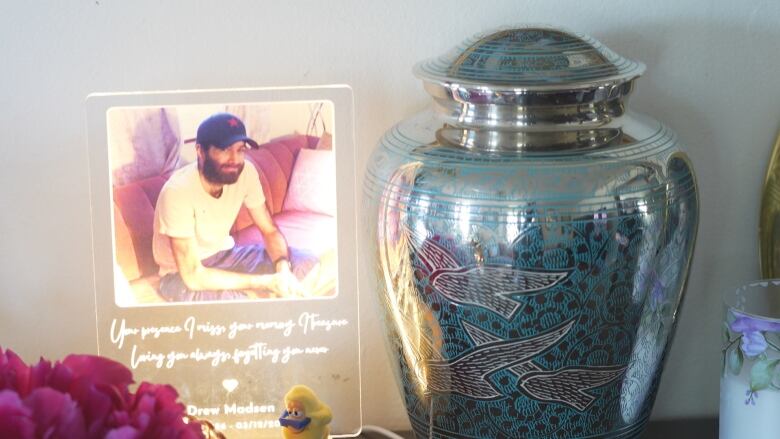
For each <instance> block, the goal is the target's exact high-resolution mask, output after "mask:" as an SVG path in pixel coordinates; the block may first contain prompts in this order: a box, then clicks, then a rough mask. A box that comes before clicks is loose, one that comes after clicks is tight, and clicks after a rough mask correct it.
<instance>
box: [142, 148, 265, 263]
mask: <svg viewBox="0 0 780 439" xmlns="http://www.w3.org/2000/svg"><path fill="white" fill-rule="evenodd" d="M263 203H265V196H264V195H263V189H262V187H261V186H260V178H259V177H258V175H257V170H256V169H255V167H254V166H253V165H252V164H251V163H249V162H248V161H245V162H244V170H243V171H242V172H241V175H240V176H239V177H238V181H236V182H235V183H234V184H226V185H225V186H223V188H222V195H220V197H219V198H214V197H213V196H211V195H210V194H209V193H208V192H206V190H205V189H204V188H203V185H202V184H201V181H200V175H199V173H198V164H197V162H193V163H191V164H189V165H187V166H185V167H183V168H181V169H179V170H177V171H176V172H174V173H173V175H171V178H169V179H168V181H167V182H166V183H165V185H164V186H163V188H162V190H161V191H160V197H159V198H158V199H157V206H156V207H155V209H154V236H153V238H152V246H153V247H152V249H153V252H154V260H155V262H157V264H158V265H159V266H160V276H163V275H165V274H167V273H171V272H175V271H178V269H177V268H176V261H175V260H174V258H173V251H172V250H171V241H170V239H169V237H171V238H192V237H194V238H195V241H196V243H197V249H198V258H199V259H201V260H203V259H205V258H207V257H209V256H211V255H213V254H215V253H217V252H219V251H222V250H228V249H230V248H232V247H233V246H234V245H235V241H233V237H232V236H230V228H231V227H232V226H233V223H234V222H235V221H236V217H237V216H238V211H239V209H241V205H242V204H243V205H246V207H247V208H250V209H251V208H254V207H257V206H260V205H262V204H263Z"/></svg>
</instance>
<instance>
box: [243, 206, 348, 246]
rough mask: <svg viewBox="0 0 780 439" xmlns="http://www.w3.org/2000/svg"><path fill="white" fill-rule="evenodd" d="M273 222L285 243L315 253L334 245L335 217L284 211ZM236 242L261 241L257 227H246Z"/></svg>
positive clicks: (275, 216) (251, 242) (261, 237)
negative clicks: (285, 240)
mask: <svg viewBox="0 0 780 439" xmlns="http://www.w3.org/2000/svg"><path fill="white" fill-rule="evenodd" d="M274 222H275V223H276V225H277V226H278V227H279V230H281V232H282V234H283V235H284V237H285V238H286V239H287V245H289V246H290V247H293V248H300V249H306V250H309V251H311V252H312V253H314V254H316V255H321V254H322V253H323V252H325V251H327V250H329V249H333V248H335V247H336V219H335V218H334V217H332V216H329V215H323V214H320V213H313V212H297V211H286V212H282V213H280V214H277V215H274ZM235 238H236V243H238V244H253V243H258V242H259V243H262V242H263V236H262V235H261V234H260V230H258V229H257V227H248V228H246V229H244V230H241V231H240V232H238V233H237V234H236V236H235Z"/></svg>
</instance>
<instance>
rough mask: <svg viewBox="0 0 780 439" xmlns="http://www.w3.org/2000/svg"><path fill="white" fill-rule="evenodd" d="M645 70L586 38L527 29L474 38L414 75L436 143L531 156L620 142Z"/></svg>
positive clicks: (544, 28) (545, 28) (425, 64)
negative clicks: (431, 114)
mask: <svg viewBox="0 0 780 439" xmlns="http://www.w3.org/2000/svg"><path fill="white" fill-rule="evenodd" d="M644 69H645V66H644V64H642V63H640V62H636V61H632V60H630V59H627V58H623V57H622V56H620V55H618V54H617V53H615V52H613V51H611V50H609V49H608V48H607V47H605V46H604V45H602V44H601V43H600V42H599V41H597V40H596V39H594V38H592V37H590V36H587V35H584V34H579V33H576V32H571V31H567V30H563V29H557V28H553V27H549V26H539V25H526V26H517V27H509V28H500V29H497V30H495V31H493V32H489V33H485V34H478V35H475V36H474V37H472V38H469V39H467V40H465V41H464V42H463V43H461V44H460V45H459V46H458V47H456V48H455V49H453V50H451V51H450V52H448V53H446V54H444V55H442V56H439V57H434V58H429V59H427V60H424V61H422V62H420V63H418V64H417V65H416V66H415V68H414V72H415V75H417V77H419V78H420V79H422V81H423V83H424V84H425V89H426V91H427V92H428V93H429V94H430V95H431V96H432V97H433V100H434V109H435V111H436V112H437V114H438V115H439V116H440V117H441V119H443V128H442V129H441V130H439V140H440V141H441V142H442V143H444V144H446V145H450V146H451V145H455V146H462V147H466V148H470V149H486V150H529V151H532V150H550V149H553V150H567V149H581V148H595V147H601V146H604V145H611V144H613V142H615V141H620V135H619V131H620V125H621V124H620V118H621V116H623V114H624V113H625V111H626V107H625V104H626V100H627V97H628V95H629V94H630V93H631V91H632V89H633V86H634V80H636V78H638V77H639V76H640V75H641V74H642V73H643V72H644ZM606 127H609V129H607V128H606ZM615 130H617V131H618V135H617V137H616V136H615Z"/></svg>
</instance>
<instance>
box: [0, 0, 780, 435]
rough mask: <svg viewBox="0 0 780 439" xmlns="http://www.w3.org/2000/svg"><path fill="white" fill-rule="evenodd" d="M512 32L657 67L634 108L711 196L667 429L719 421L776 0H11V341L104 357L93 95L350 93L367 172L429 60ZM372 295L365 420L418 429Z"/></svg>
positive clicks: (6, 54) (751, 260)
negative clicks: (724, 297)
mask: <svg viewBox="0 0 780 439" xmlns="http://www.w3.org/2000/svg"><path fill="white" fill-rule="evenodd" d="M511 22H543V23H554V24H559V25H563V26H567V27H569V28H573V29H576V30H580V31H583V32H586V33H589V34H591V35H593V36H595V37H596V38H598V39H600V40H602V41H603V42H604V43H606V44H607V45H608V46H609V47H611V48H612V49H614V50H616V51H617V52H619V53H621V54H623V55H624V56H628V57H632V58H637V59H640V60H642V61H644V62H645V63H646V64H647V66H648V69H647V73H646V75H645V77H644V78H642V79H641V80H640V81H639V88H638V90H637V92H636V95H635V97H634V98H633V100H632V105H633V107H634V108H635V109H637V110H640V111H642V112H646V113H649V114H651V115H653V116H655V117H657V118H659V119H661V120H663V121H665V122H667V123H668V124H670V125H671V126H672V127H673V128H674V129H675V130H676V131H677V132H678V133H679V135H680V137H681V138H682V139H683V141H684V142H685V143H686V144H687V145H688V152H689V153H690V156H691V158H692V160H693V162H694V165H695V167H696V170H697V172H698V178H699V183H700V185H701V200H702V203H701V208H702V219H701V224H700V229H699V238H698V247H697V249H696V256H695V260H694V265H693V272H692V274H691V276H690V283H689V288H688V296H687V298H686V301H685V306H684V308H683V310H682V312H681V315H680V325H679V327H678V331H677V338H676V341H675V343H674V346H673V349H672V351H671V355H670V358H669V362H668V366H667V369H666V372H665V375H664V378H663V381H662V384H661V391H660V394H659V397H658V399H657V404H656V406H655V411H654V416H656V417H677V416H700V415H708V416H712V415H715V413H716V412H717V405H718V375H719V368H720V351H719V346H718V344H719V343H720V332H719V327H720V323H719V319H720V313H721V305H720V295H721V293H722V292H723V291H724V290H726V289H731V288H733V287H734V286H736V285H737V284H738V283H739V282H741V281H743V280H747V279H751V278H754V277H756V276H757V275H758V263H757V260H758V256H757V245H756V226H757V213H758V209H759V196H760V187H761V183H762V177H763V173H764V171H765V167H766V162H767V160H768V157H769V152H770V146H771V144H772V143H773V138H774V136H775V134H776V132H777V129H778V121H779V120H780V75H778V73H777V72H778V71H780V56H778V52H777V41H780V29H778V27H777V23H778V22H780V3H778V2H776V1H774V0H766V1H764V0H749V1H743V2H734V1H726V0H713V1H709V2H694V1H679V0H678V1H657V2H648V1H644V0H627V1H621V2H608V1H604V0H594V1H590V2H582V1H577V0H566V1H558V2H550V1H548V0H538V1H518V0H506V1H493V2H467V1H459V0H437V1H429V2H416V1H411V0H395V1H392V2H378V1H377V2H367V1H359V0H354V1H339V2H323V1H317V2H315V1H286V2H282V1H277V2H270V1H265V2H260V1H250V0H247V1H231V2H228V1H219V2H218V1H214V2H205V1H197V2H194V1H185V0H166V1H162V0H160V1H152V0H135V1H127V0H88V1H87V0H81V1H71V2H58V1H50V2H41V1H24V2H10V1H5V2H3V4H2V6H0V64H2V68H0V133H2V136H0V139H2V140H0V141H1V142H2V144H0V145H1V146H0V148H2V150H1V151H2V152H1V155H0V157H2V158H1V159H0V160H1V161H0V163H2V166H1V167H0V188H2V190H1V191H0V212H1V213H0V231H2V232H0V236H2V239H0V345H2V346H3V347H11V348H12V349H14V350H16V351H18V352H20V353H21V354H22V355H23V356H24V357H25V358H26V359H27V360H28V361H32V360H33V359H35V358H37V356H39V355H45V356H47V357H55V358H56V357H61V356H63V355H65V354H66V353H69V352H74V351H80V352H94V351H95V327H94V320H93V319H92V318H90V314H91V313H92V310H93V297H92V280H91V260H90V211H89V193H88V181H89V180H88V175H87V164H86V159H87V150H86V134H85V133H86V129H85V115H84V98H85V96H86V95H87V94H88V93H90V92H95V91H134V90H166V89H202V88H223V87H246V86H271V85H304V84H305V85H315V84H325V83H347V84H350V85H352V87H353V88H354V93H355V102H356V112H355V114H356V125H355V126H356V138H357V148H358V153H357V157H358V162H357V167H358V169H359V170H360V171H359V172H360V174H361V176H362V170H363V168H364V167H365V163H366V160H367V158H368V156H369V152H370V151H371V150H372V148H373V147H374V145H375V143H376V141H377V139H378V138H379V137H380V135H381V134H382V132H383V131H384V130H385V129H387V128H388V127H390V126H391V125H392V124H393V123H395V122H396V121H398V120H400V119H402V118H404V117H406V116H408V115H410V114H412V113H413V112H415V111H417V110H419V109H421V108H422V107H423V106H425V105H426V104H427V103H428V101H429V100H428V98H427V95H426V94H425V93H424V92H423V90H422V88H421V86H420V83H419V82H418V81H417V80H416V79H415V78H414V77H413V76H412V75H411V73H410V69H411V67H412V65H413V63H414V62H416V61H418V60H420V59H422V58H424V57H428V56H431V55H435V54H439V53H441V52H442V51H444V50H446V49H449V48H450V47H451V46H453V45H455V44H456V43H458V42H459V41H460V40H461V39H463V38H465V37H466V36H469V35H470V34H472V33H474V32H477V31H480V30H484V29H486V28H490V27H494V26H497V25H501V24H506V23H511ZM362 299H363V309H364V312H363V316H364V319H363V323H364V330H365V332H364V334H365V336H364V339H363V352H364V363H363V365H364V370H365V371H367V372H368V373H366V374H365V384H364V402H365V421H366V422H367V423H375V424H382V425H386V426H389V427H402V426H404V425H406V424H405V423H406V421H405V418H404V415H403V413H402V411H401V407H400V399H399V398H398V397H397V396H394V395H396V390H395V387H394V384H393V383H392V379H391V376H390V374H389V373H388V368H387V360H386V356H385V353H384V350H383V346H382V342H381V338H380V337H381V336H380V328H381V326H380V322H379V321H378V319H377V318H376V317H375V316H378V312H377V311H376V308H374V307H375V306H376V302H375V299H374V297H373V295H372V294H371V292H370V291H363V293H362ZM391 395H392V396H391Z"/></svg>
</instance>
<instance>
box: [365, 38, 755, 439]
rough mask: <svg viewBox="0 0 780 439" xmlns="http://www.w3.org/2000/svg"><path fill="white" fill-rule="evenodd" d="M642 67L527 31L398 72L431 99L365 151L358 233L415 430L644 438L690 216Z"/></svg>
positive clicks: (692, 222)
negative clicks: (641, 88) (633, 106)
mask: <svg viewBox="0 0 780 439" xmlns="http://www.w3.org/2000/svg"><path fill="white" fill-rule="evenodd" d="M643 71H644V65H643V64H641V63H639V62H635V61H631V60H628V59H626V58H623V57H621V56H619V55H617V54H616V53H614V52H612V51H611V50H609V49H607V48H606V47H605V46H603V45H602V44H601V43H599V42H598V41H596V40H595V39H593V38H591V37H589V36H587V35H583V34H579V33H575V32H571V31H567V30H560V29H556V28H551V27H543V26H528V27H522V26H521V27H511V28H504V29H499V30H496V31H493V32H488V33H485V34H480V35H476V36H474V37H472V38H470V39H467V40H466V41H465V42H463V43H462V44H461V45H460V46H458V47H456V48H455V49H453V50H452V51H450V52H449V53H447V54H445V55H443V56H440V57H436V58H432V59H429V60H426V61H423V62H421V63H419V64H418V65H417V66H416V67H415V68H414V73H415V74H416V75H417V76H418V77H419V78H420V79H422V81H423V84H424V88H425V90H426V91H427V92H428V93H429V94H430V95H431V96H432V98H433V103H432V105H431V106H430V108H428V109H426V110H424V111H423V112H421V113H419V114H416V115H414V116H412V117H410V118H408V119H406V120H404V121H402V122H400V123H399V124H397V125H396V126H394V127H392V128H391V129H390V130H388V131H387V132H386V133H385V135H384V136H383V137H382V139H381V140H380V142H379V145H378V147H377V148H376V149H375V151H374V153H373V155H372V157H371V160H370V163H369V165H368V168H367V170H366V176H365V182H364V188H365V193H364V200H365V207H366V208H365V209H364V213H363V214H364V216H365V221H364V222H363V223H364V224H366V226H365V230H363V233H364V237H365V238H366V240H367V242H368V243H369V246H370V255H369V256H370V261H371V264H372V268H373V270H372V272H373V274H374V275H375V279H374V280H375V285H376V290H377V292H378V297H379V299H380V303H381V305H382V308H383V311H384V318H385V323H386V327H387V334H388V339H389V344H388V346H389V350H390V352H389V354H390V357H391V359H392V363H393V368H394V370H395V373H396V376H397V378H398V383H399V386H400V388H401V390H402V392H403V399H404V402H405V405H406V410H407V413H408V415H409V419H410V422H411V424H412V427H413V429H414V432H415V435H416V437H418V438H520V437H522V438H596V437H598V438H631V437H639V435H640V434H641V432H642V430H643V428H644V426H645V424H646V422H647V419H648V418H649V415H650V411H651V409H652V405H653V401H654V399H655V395H656V390H657V386H658V381H659V379H660V376H661V371H662V369H663V364H664V360H665V356H666V353H667V351H668V347H669V344H670V342H671V338H672V335H673V333H674V328H675V325H676V316H677V315H678V314H677V310H678V308H679V305H680V302H681V299H682V295H683V291H684V289H685V281H686V278H687V273H688V269H689V266H690V263H691V257H692V253H693V245H694V241H695V236H696V227H697V223H698V196H697V189H696V182H695V177H694V174H693V170H692V167H691V164H690V161H689V160H688V157H687V156H686V155H685V153H684V152H683V151H682V149H681V147H680V145H679V143H678V140H677V136H676V135H675V134H674V133H673V132H672V131H671V130H670V129H669V128H668V127H666V126H665V125H663V124H661V123H659V122H657V121H655V120H653V119H651V118H649V117H647V116H643V115H640V114H637V113H634V112H632V111H631V110H630V109H629V108H628V107H627V99H628V96H629V95H630V93H631V92H632V90H633V88H634V85H635V80H636V79H637V78H638V77H639V76H640V75H641V74H642V72H643ZM751 347H752V348H757V347H758V344H756V345H755V346H751Z"/></svg>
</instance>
